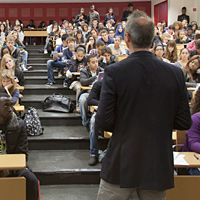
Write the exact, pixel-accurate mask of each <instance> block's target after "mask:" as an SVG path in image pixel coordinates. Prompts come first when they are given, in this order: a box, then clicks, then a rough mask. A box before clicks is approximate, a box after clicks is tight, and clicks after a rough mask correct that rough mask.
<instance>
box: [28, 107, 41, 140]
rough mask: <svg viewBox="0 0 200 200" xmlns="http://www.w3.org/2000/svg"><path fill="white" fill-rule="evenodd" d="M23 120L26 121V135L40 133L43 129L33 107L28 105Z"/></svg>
mask: <svg viewBox="0 0 200 200" xmlns="http://www.w3.org/2000/svg"><path fill="white" fill-rule="evenodd" d="M24 121H25V123H26V128H27V133H28V136H38V135H42V134H43V131H44V129H43V128H42V126H41V122H40V118H39V115H38V113H37V110H36V109H35V108H33V107H29V108H28V109H27V112H26V113H25V114H24Z"/></svg>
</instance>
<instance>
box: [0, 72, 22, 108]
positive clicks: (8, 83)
mask: <svg viewBox="0 0 200 200" xmlns="http://www.w3.org/2000/svg"><path fill="white" fill-rule="evenodd" d="M16 85H17V83H16V82H15V79H14V76H13V74H12V72H11V71H10V70H8V69H4V70H3V71H2V72H1V73H0V86H2V87H4V89H5V90H6V92H7V93H8V94H9V96H11V97H12V99H13V103H14V105H15V104H16V103H17V101H18V100H19V90H18V89H17V88H16Z"/></svg>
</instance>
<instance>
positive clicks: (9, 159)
mask: <svg viewBox="0 0 200 200" xmlns="http://www.w3.org/2000/svg"><path fill="white" fill-rule="evenodd" d="M5 169H8V170H14V169H16V170H19V169H26V156H25V154H4V155H2V154H1V155H0V170H5Z"/></svg>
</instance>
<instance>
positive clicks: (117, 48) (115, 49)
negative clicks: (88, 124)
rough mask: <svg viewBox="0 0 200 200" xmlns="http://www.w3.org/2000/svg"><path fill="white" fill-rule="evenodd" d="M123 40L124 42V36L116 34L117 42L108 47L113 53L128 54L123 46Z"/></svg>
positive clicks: (117, 54)
mask: <svg viewBox="0 0 200 200" xmlns="http://www.w3.org/2000/svg"><path fill="white" fill-rule="evenodd" d="M121 42H122V37H121V36H115V43H114V44H109V45H108V47H109V48H110V49H111V51H112V54H113V55H116V56H119V55H125V54H126V51H125V49H124V47H123V46H121Z"/></svg>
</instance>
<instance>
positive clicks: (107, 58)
mask: <svg viewBox="0 0 200 200" xmlns="http://www.w3.org/2000/svg"><path fill="white" fill-rule="evenodd" d="M116 62H119V59H118V57H117V56H115V55H112V51H111V49H110V48H109V47H106V46H105V47H103V48H102V49H101V59H99V66H100V67H101V68H103V69H104V68H105V67H106V66H108V65H110V64H112V63H116Z"/></svg>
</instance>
